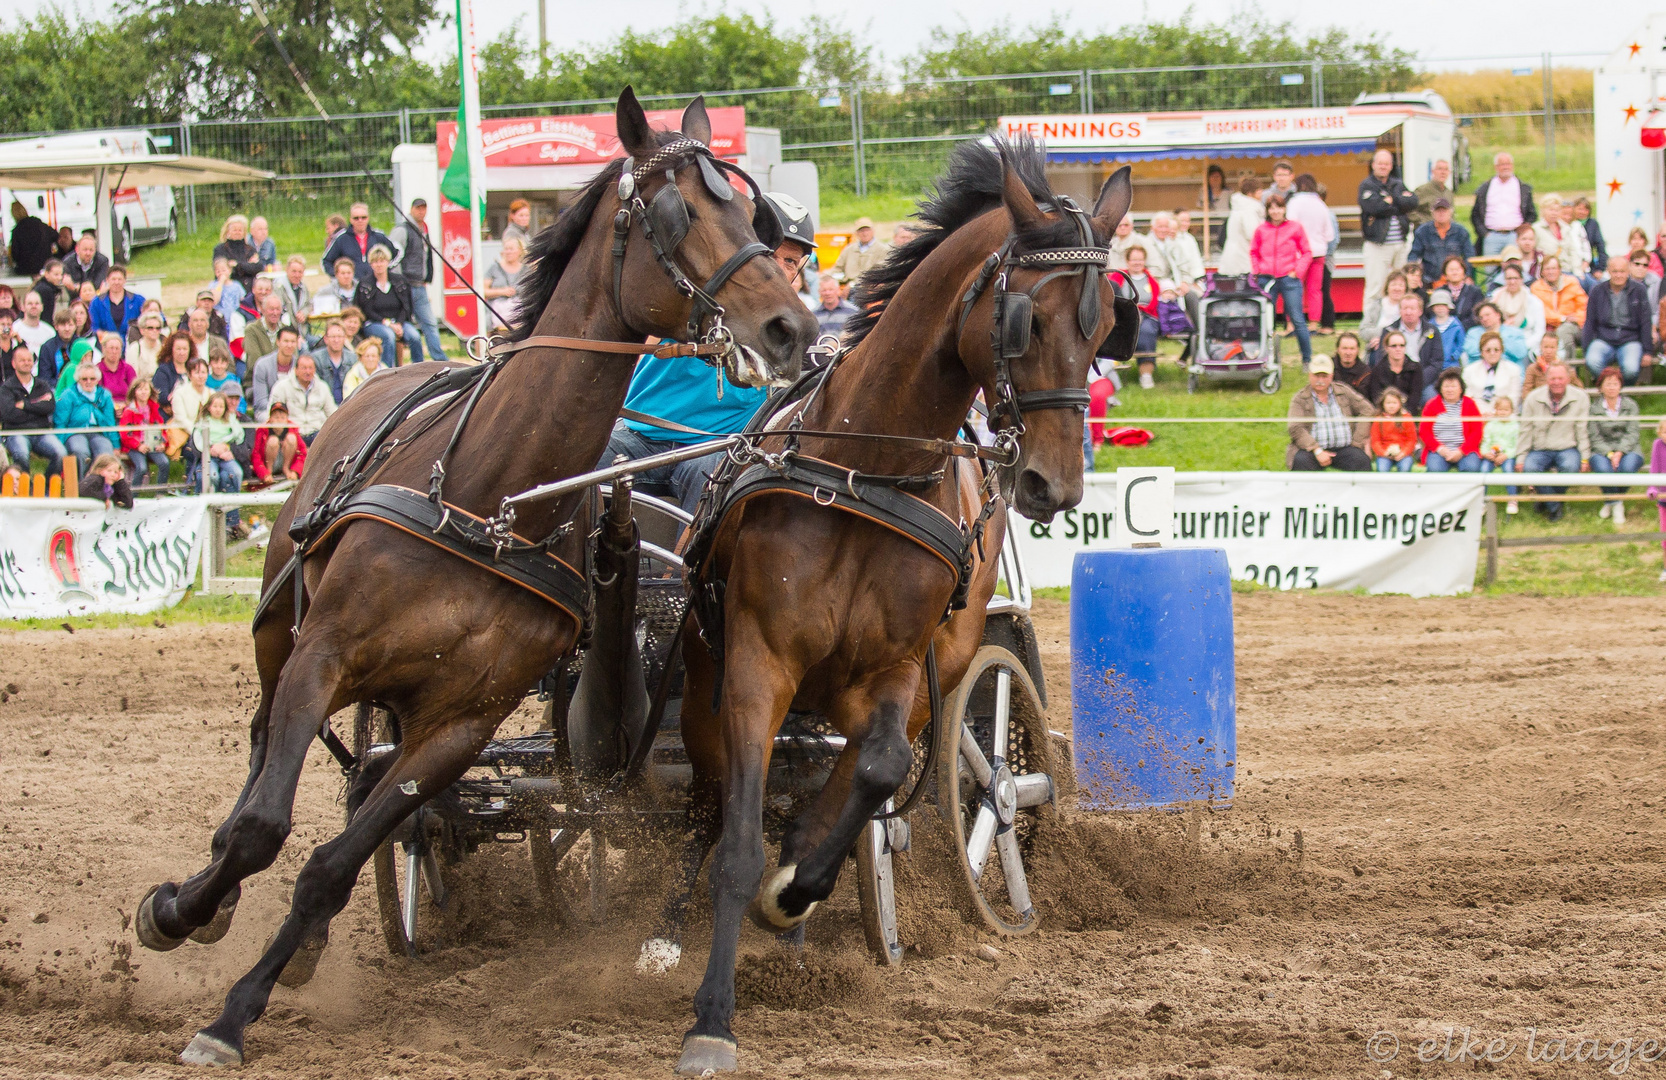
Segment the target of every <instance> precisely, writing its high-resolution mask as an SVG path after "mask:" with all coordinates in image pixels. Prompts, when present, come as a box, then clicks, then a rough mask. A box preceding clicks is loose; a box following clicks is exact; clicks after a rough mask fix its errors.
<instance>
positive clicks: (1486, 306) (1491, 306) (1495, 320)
mask: <svg viewBox="0 0 1666 1080" xmlns="http://www.w3.org/2000/svg"><path fill="white" fill-rule="evenodd" d="M1475 314H1476V316H1477V319H1478V321H1477V322H1476V324H1475V325H1474V326H1472V327H1470V328H1469V333H1467V334H1465V335H1464V352H1463V362H1464V363H1466V364H1469V363H1473V362H1475V361H1476V360H1479V359H1480V358H1481V335H1482V334H1485V333H1488V332H1492V333H1496V334H1497V335H1498V336H1499V339H1500V340H1501V341H1502V342H1503V343H1504V358H1505V359H1506V360H1513V361H1515V362H1516V363H1517V364H1521V365H1522V366H1524V367H1525V366H1526V364H1527V357H1528V353H1527V338H1526V337H1525V336H1523V334H1522V332H1521V328H1520V327H1517V326H1505V325H1504V315H1503V313H1502V312H1500V311H1499V310H1498V305H1497V304H1495V303H1493V302H1492V301H1491V300H1487V301H1483V302H1482V303H1480V304H1477V305H1476V306H1475Z"/></svg>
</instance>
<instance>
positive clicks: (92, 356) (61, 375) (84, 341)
mask: <svg viewBox="0 0 1666 1080" xmlns="http://www.w3.org/2000/svg"><path fill="white" fill-rule="evenodd" d="M4 321H5V316H4V315H3V314H0V325H4ZM99 355H100V353H99V351H98V337H97V335H93V336H90V337H77V338H76V339H75V340H74V341H72V342H70V344H69V360H68V362H67V363H64V364H62V365H60V367H59V368H58V382H57V385H56V386H55V387H54V389H55V390H56V391H57V394H58V397H59V398H60V399H62V398H63V396H64V395H65V394H67V393H68V392H69V389H70V387H72V386H74V385H75V370H76V369H77V368H79V367H80V366H81V365H82V364H85V363H97V361H98V358H99Z"/></svg>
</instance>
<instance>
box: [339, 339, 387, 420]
mask: <svg viewBox="0 0 1666 1080" xmlns="http://www.w3.org/2000/svg"><path fill="white" fill-rule="evenodd" d="M331 325H335V324H331ZM356 359H357V360H358V363H356V364H354V365H353V366H352V367H351V368H349V369H348V370H347V374H345V375H343V376H342V377H341V397H342V400H343V401H345V400H346V399H347V398H350V397H352V396H353V391H355V390H357V389H358V388H359V387H361V386H363V385H364V382H365V380H366V379H368V378H370V377H371V376H372V375H374V374H376V373H377V372H378V371H381V370H383V366H382V342H381V339H380V338H365V339H364V340H363V341H361V342H359V347H358V355H357V357H356Z"/></svg>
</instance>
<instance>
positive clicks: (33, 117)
mask: <svg viewBox="0 0 1666 1080" xmlns="http://www.w3.org/2000/svg"><path fill="white" fill-rule="evenodd" d="M144 55H145V54H144V53H143V51H141V49H140V47H139V45H138V43H137V42H136V41H134V40H133V39H132V38H131V37H130V36H129V35H127V34H124V33H122V32H121V31H119V30H118V29H117V28H116V27H115V26H114V25H111V24H108V23H101V22H90V21H89V22H86V23H84V24H80V25H76V24H72V23H71V22H70V21H69V17H68V16H66V15H65V14H64V13H63V12H62V11H61V10H57V9H53V8H49V9H47V10H45V11H43V12H41V13H40V14H39V15H37V16H36V17H35V18H33V19H23V20H20V21H19V22H18V23H17V24H16V25H15V26H13V27H7V28H6V29H5V31H4V32H0V130H4V131H9V132H14V133H18V134H23V133H28V132H38V131H57V130H61V129H65V128H86V127H108V126H111V125H120V124H133V123H139V122H141V121H142V120H143V119H144V118H145V116H146V109H145V106H144V100H145V98H144V94H143V92H142V88H141V87H139V86H136V85H134V83H133V82H132V81H130V80H127V79H123V78H119V77H110V74H111V73H114V72H124V71H142V70H143V69H144Z"/></svg>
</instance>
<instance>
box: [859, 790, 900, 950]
mask: <svg viewBox="0 0 1666 1080" xmlns="http://www.w3.org/2000/svg"><path fill="white" fill-rule="evenodd" d="M884 809H885V811H886V812H887V813H889V812H890V810H891V800H890V799H887V800H885V807H884ZM907 850H908V821H907V819H906V818H892V819H889V820H886V821H870V822H868V825H867V828H865V829H863V830H862V837H861V839H859V840H858V841H856V893H857V897H858V899H860V901H861V905H862V933H863V936H865V937H866V938H867V939H868V948H869V949H871V950H872V951H873V954H874V955H875V956H876V957H878V958H879V962H880V963H882V964H884V965H885V966H886V967H895V966H896V965H898V964H900V963H902V942H901V941H900V940H899V938H898V934H897V879H896V873H895V868H894V867H893V865H892V862H891V856H892V855H893V854H895V853H896V852H899V851H907Z"/></svg>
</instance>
